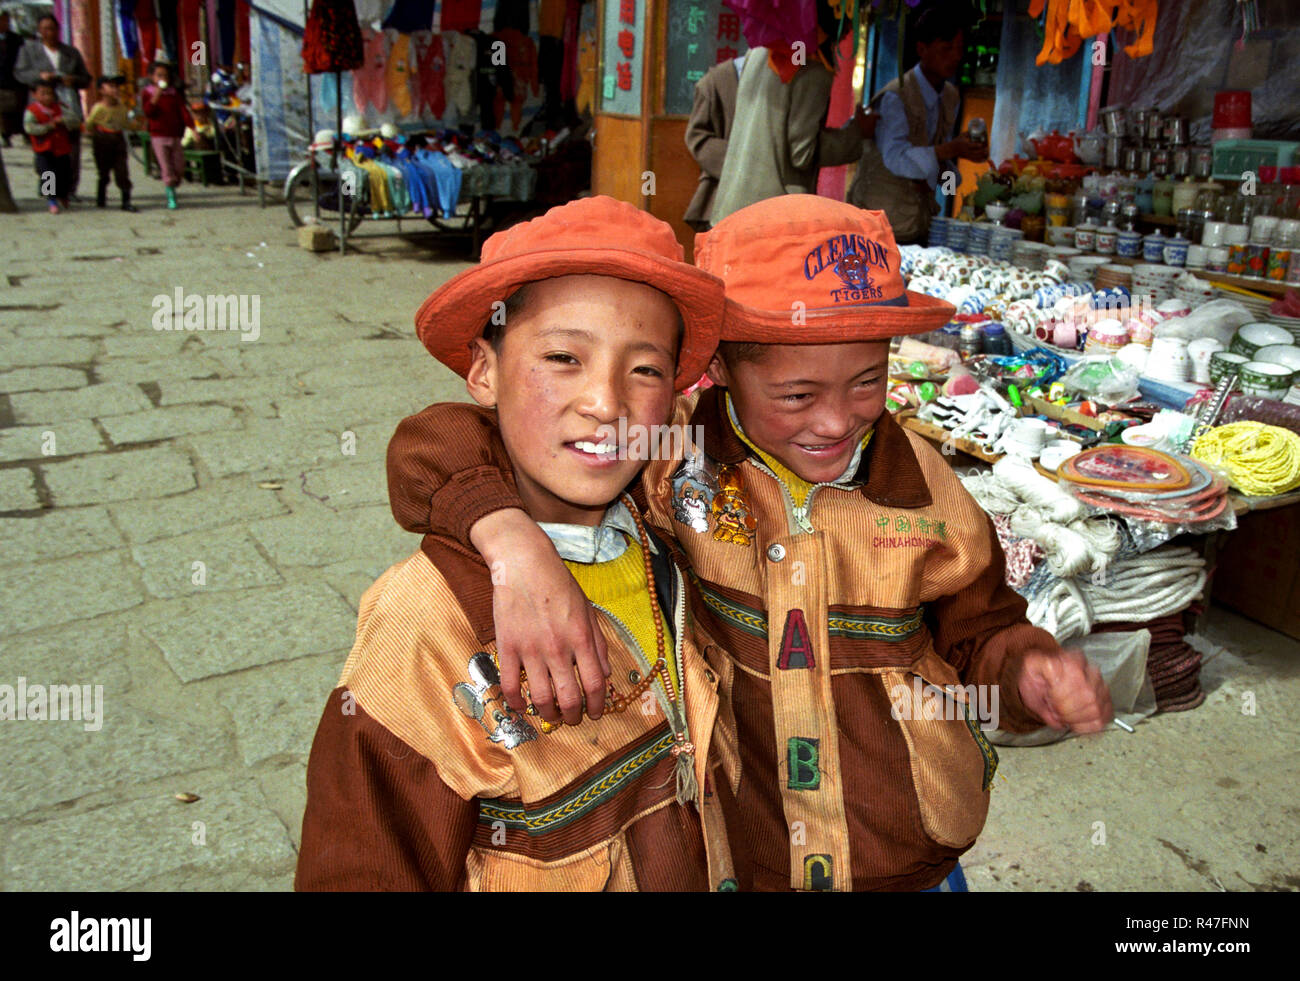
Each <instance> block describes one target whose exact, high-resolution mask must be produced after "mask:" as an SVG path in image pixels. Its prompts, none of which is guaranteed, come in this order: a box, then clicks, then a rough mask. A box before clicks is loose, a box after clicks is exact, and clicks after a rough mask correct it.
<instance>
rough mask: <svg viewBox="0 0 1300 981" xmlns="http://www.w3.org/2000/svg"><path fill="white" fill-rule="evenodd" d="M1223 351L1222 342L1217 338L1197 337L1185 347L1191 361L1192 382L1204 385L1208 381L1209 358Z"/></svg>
mask: <svg viewBox="0 0 1300 981" xmlns="http://www.w3.org/2000/svg"><path fill="white" fill-rule="evenodd" d="M1222 350H1223V342H1222V341H1221V340H1219V339H1218V338H1217V337H1198V338H1196V340H1194V341H1191V342H1190V343H1188V345H1187V354H1188V356H1189V357H1190V358H1191V359H1192V381H1194V382H1196V383H1198V384H1200V385H1205V384H1207V383H1208V382H1209V380H1210V358H1212V357H1213V356H1214V353H1215V352H1216V351H1222Z"/></svg>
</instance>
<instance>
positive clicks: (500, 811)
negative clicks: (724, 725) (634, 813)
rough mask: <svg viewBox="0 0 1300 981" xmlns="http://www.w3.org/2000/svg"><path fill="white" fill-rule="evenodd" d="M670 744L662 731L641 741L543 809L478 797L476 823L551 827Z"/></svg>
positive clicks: (615, 787)
mask: <svg viewBox="0 0 1300 981" xmlns="http://www.w3.org/2000/svg"><path fill="white" fill-rule="evenodd" d="M672 748H673V734H672V733H671V732H666V733H664V735H662V736H661V737H659V738H658V739H656V740H655V741H654V742H652V743H651V744H650V745H648V746H646V745H644V744H643V745H642V746H641V747H639V748H636V749H633V750H632V751H631V752H629V753H627V754H625V755H624V756H622V757H621V758H620V759H618V760H616V761H615V762H614V763H613V764H611V765H610V766H609V767H608V768H607V769H605V770H602V771H601V772H600V773H597V774H596V775H595V776H594V777H592V778H591V779H590V780H588V781H587V782H586V783H584V784H583V785H582V786H581V787H578V788H577V789H575V790H574V791H573V792H572V793H571V794H569V796H567V797H565V798H564V799H563V800H560V801H557V802H556V803H554V804H552V805H551V806H550V807H547V808H546V809H545V810H539V811H530V810H528V809H527V808H525V807H524V805H523V804H522V803H520V802H519V801H509V800H481V801H479V807H478V819H479V823H480V824H491V823H492V822H494V821H502V822H504V823H505V825H506V827H507V828H512V829H515V830H522V831H526V832H528V834H530V835H537V834H544V833H546V832H548V831H555V830H556V829H557V828H562V827H564V826H565V825H566V824H568V823H569V822H570V821H574V820H576V819H577V818H579V817H581V816H582V815H583V814H585V813H586V812H588V811H590V810H591V809H592V808H594V807H597V806H598V805H600V804H602V803H604V802H605V801H606V800H608V799H609V798H610V797H612V796H613V795H614V794H615V793H617V792H618V791H619V790H620V789H621V788H622V787H623V786H624V785H625V784H626V783H628V781H630V780H632V779H633V778H634V777H636V776H637V774H639V773H640V772H641V771H643V770H646V769H648V768H649V767H652V766H654V764H655V763H657V762H658V761H659V760H661V759H663V757H665V756H667V755H668V754H669V753H671V752H672Z"/></svg>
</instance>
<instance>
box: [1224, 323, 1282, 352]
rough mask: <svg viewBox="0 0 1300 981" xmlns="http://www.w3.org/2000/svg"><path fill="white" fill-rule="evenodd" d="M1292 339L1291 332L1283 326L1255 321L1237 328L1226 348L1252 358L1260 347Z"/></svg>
mask: <svg viewBox="0 0 1300 981" xmlns="http://www.w3.org/2000/svg"><path fill="white" fill-rule="evenodd" d="M1292 340H1293V338H1292V337H1291V332H1290V331H1288V330H1287V329H1286V328H1285V327H1279V326H1278V325H1277V324H1266V323H1262V322H1256V323H1253V324H1246V325H1245V326H1243V327H1241V328H1239V329H1238V330H1237V333H1236V334H1235V335H1234V336H1233V338H1232V343H1231V344H1229V345H1228V350H1229V351H1231V352H1233V353H1234V354H1244V355H1245V356H1246V357H1248V358H1253V357H1254V356H1255V353H1256V352H1257V351H1258V350H1259V349H1260V348H1262V347H1272V346H1275V345H1278V344H1290V343H1291V341H1292Z"/></svg>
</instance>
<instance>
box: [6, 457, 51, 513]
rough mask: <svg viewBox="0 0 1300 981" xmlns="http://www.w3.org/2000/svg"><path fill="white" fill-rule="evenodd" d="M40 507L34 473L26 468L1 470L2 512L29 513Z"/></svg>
mask: <svg viewBox="0 0 1300 981" xmlns="http://www.w3.org/2000/svg"><path fill="white" fill-rule="evenodd" d="M40 506H41V499H40V498H39V497H38V496H37V495H36V475H35V474H34V473H32V472H31V471H30V470H28V469H27V468H26V467H14V468H12V469H9V470H0V511H28V510H31V509H32V508H38V507H40Z"/></svg>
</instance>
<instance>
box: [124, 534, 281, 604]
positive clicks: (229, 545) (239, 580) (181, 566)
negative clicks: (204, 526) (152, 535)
mask: <svg viewBox="0 0 1300 981" xmlns="http://www.w3.org/2000/svg"><path fill="white" fill-rule="evenodd" d="M131 554H132V555H134V556H135V560H136V562H138V563H139V564H140V567H141V568H142V569H143V570H144V584H145V588H146V589H148V590H149V592H150V593H152V594H153V595H154V596H159V597H162V598H164V599H168V598H171V597H173V596H192V595H200V594H202V593H205V592H207V591H209V590H223V589H249V588H252V587H254V586H266V585H270V584H272V583H280V582H282V581H283V580H282V579H281V578H280V574H279V573H278V572H276V571H275V570H274V569H273V568H271V566H269V565H267V562H266V560H265V559H264V558H262V556H261V555H260V554H259V553H258V551H257V548H256V547H255V546H254V545H253V542H252V540H251V539H249V537H248V535H246V534H244V533H243V532H241V531H239V530H238V529H230V528H213V529H210V530H207V531H196V532H194V533H193V534H189V535H178V536H177V537H175V538H163V539H160V540H158V541H156V542H152V543H150V544H148V545H137V546H136V547H135V548H133V549H132V550H131ZM195 563H202V565H201V566H196V565H195ZM196 577H197V578H198V580H199V581H198V582H196V581H195V579H196Z"/></svg>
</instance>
